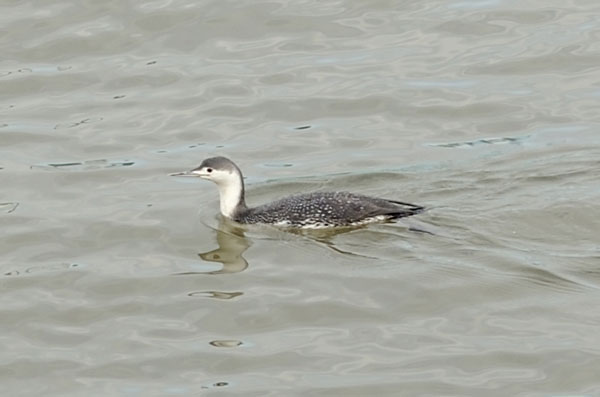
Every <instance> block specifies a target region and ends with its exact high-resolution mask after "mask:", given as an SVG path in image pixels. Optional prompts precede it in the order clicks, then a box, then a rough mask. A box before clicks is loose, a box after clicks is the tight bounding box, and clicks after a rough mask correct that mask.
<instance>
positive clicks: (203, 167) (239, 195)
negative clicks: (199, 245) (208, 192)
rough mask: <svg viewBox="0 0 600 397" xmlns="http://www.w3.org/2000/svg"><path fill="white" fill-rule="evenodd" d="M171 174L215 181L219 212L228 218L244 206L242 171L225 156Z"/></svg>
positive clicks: (212, 158)
mask: <svg viewBox="0 0 600 397" xmlns="http://www.w3.org/2000/svg"><path fill="white" fill-rule="evenodd" d="M171 175H172V176H196V177H200V178H202V179H207V180H209V181H212V182H214V183H216V184H217V186H218V187H219V194H220V196H221V200H220V201H221V213H222V214H223V215H224V216H226V217H228V218H233V217H234V216H235V214H236V213H238V212H239V211H241V210H244V209H245V208H246V203H245V200H244V181H243V179H242V172H241V171H240V169H239V168H238V167H237V165H235V164H234V162H233V161H231V160H229V159H228V158H226V157H211V158H209V159H206V160H204V161H203V162H202V164H200V165H199V166H198V167H196V168H194V169H193V170H190V171H187V172H180V173H178V174H171Z"/></svg>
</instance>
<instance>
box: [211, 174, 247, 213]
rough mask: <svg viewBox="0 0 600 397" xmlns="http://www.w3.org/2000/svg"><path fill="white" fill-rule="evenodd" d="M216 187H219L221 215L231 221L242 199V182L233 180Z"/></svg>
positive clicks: (236, 179)
mask: <svg viewBox="0 0 600 397" xmlns="http://www.w3.org/2000/svg"><path fill="white" fill-rule="evenodd" d="M217 186H218V187H219V196H220V205H221V214H222V215H223V216H224V217H227V218H230V219H231V218H233V215H234V214H235V210H236V209H237V206H238V205H239V203H240V201H241V199H242V197H241V196H242V189H243V187H242V181H241V180H239V179H238V178H234V179H233V180H230V181H227V182H225V183H220V184H218V185H217Z"/></svg>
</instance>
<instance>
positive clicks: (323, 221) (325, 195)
mask: <svg viewBox="0 0 600 397" xmlns="http://www.w3.org/2000/svg"><path fill="white" fill-rule="evenodd" d="M192 174H195V175H194V176H200V177H202V178H205V179H209V180H212V181H213V182H215V183H216V184H217V186H218V187H219V192H220V200H221V213H222V214H223V215H224V216H226V217H228V218H231V219H232V220H234V221H236V222H239V223H247V224H249V223H266V224H273V225H278V226H290V227H301V228H324V227H335V226H354V225H361V224H365V223H369V222H375V221H385V220H390V219H397V218H402V217H406V216H411V215H415V214H417V213H419V212H421V211H423V207H421V206H418V205H414V204H409V203H403V202H401V201H394V200H387V199H382V198H376V197H369V196H364V195H360V194H353V193H348V192H314V193H306V194H298V195H293V196H289V197H285V198H282V199H280V200H277V201H274V202H272V203H268V204H263V205H260V206H258V207H253V208H248V207H247V206H246V203H245V198H244V183H243V178H242V173H241V171H240V170H239V168H238V167H237V166H236V165H235V164H234V163H233V162H232V161H231V160H229V159H227V158H225V157H214V158H210V159H206V160H204V161H203V162H202V164H201V165H200V166H199V167H197V168H195V169H194V170H192V171H190V172H188V173H183V174H177V175H192Z"/></svg>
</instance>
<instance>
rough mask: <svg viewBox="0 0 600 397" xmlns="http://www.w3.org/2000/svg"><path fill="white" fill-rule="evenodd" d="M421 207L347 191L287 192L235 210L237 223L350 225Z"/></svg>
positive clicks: (413, 211) (411, 212)
mask: <svg viewBox="0 0 600 397" xmlns="http://www.w3.org/2000/svg"><path fill="white" fill-rule="evenodd" d="M422 210H423V208H422V207H419V206H416V205H412V204H408V203H402V202H399V201H393V200H386V199H381V198H376V197H369V196H364V195H360V194H353V193H348V192H315V193H307V194H298V195H294V196H289V197H286V198H283V199H281V200H278V201H274V202H272V203H268V204H264V205H261V206H258V207H255V208H249V209H247V210H246V211H244V212H242V213H240V214H237V216H236V219H235V220H236V221H238V222H240V223H270V224H276V225H286V226H296V227H330V226H351V225H359V224H363V223H368V222H372V221H376V220H378V221H381V220H386V219H395V218H402V217H406V216H411V215H415V214H417V213H419V212H421V211H422Z"/></svg>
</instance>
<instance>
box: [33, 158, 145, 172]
mask: <svg viewBox="0 0 600 397" xmlns="http://www.w3.org/2000/svg"><path fill="white" fill-rule="evenodd" d="M135 164H136V162H135V161H130V160H106V159H99V160H86V161H81V162H79V161H74V162H65V163H42V164H34V165H32V166H31V167H30V168H31V169H42V170H55V169H61V170H67V171H90V170H97V169H104V168H119V167H130V166H132V165H135Z"/></svg>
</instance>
